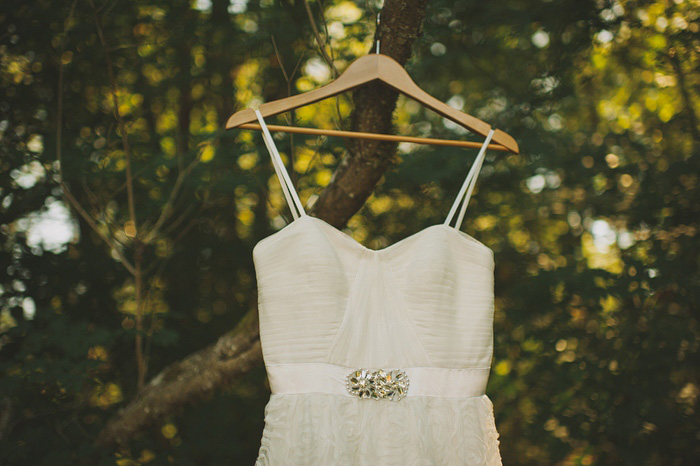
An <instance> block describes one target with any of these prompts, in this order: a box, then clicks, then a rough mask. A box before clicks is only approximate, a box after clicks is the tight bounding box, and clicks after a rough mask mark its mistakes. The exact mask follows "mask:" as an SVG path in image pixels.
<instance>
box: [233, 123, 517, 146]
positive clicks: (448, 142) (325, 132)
mask: <svg viewBox="0 0 700 466" xmlns="http://www.w3.org/2000/svg"><path fill="white" fill-rule="evenodd" d="M238 127H239V128H241V129H254V130H258V131H260V130H261V129H262V128H261V127H260V125H259V124H257V123H244V124H242V125H239V126H238ZM267 128H268V129H269V130H270V131H282V132H284V133H295V134H311V135H315V136H339V137H344V138H356V139H372V140H378V141H393V142H411V143H414V144H432V145H436V146H452V147H475V148H480V147H481V146H482V144H483V143H481V142H478V141H459V140H455V139H434V138H419V137H414V136H401V135H393V134H379V133H365V132H361V131H340V130H335V129H318V128H305V127H303V126H280V125H267ZM488 149H490V150H498V151H503V152H509V151H510V149H508V148H507V147H504V146H502V145H500V144H489V145H488Z"/></svg>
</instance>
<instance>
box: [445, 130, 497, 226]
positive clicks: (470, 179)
mask: <svg viewBox="0 0 700 466" xmlns="http://www.w3.org/2000/svg"><path fill="white" fill-rule="evenodd" d="M493 133H494V130H493V129H492V130H491V131H490V132H489V134H488V136H486V140H485V141H484V144H483V145H482V146H481V149H480V150H479V155H477V156H476V160H474V164H473V165H472V168H471V169H470V170H469V173H468V174H467V178H466V179H465V180H464V183H462V187H461V188H460V190H459V194H457V198H456V199H455V201H454V202H453V203H452V208H451V209H450V213H449V214H447V218H446V219H445V222H444V223H445V225H449V224H450V223H451V222H452V217H453V216H454V214H455V212H456V210H457V206H458V205H459V202H460V200H461V199H462V196H464V195H465V192H466V196H465V197H464V202H463V203H462V208H461V209H460V212H459V216H458V217H457V224H456V225H455V228H456V229H458V230H461V229H462V222H463V221H464V213H465V212H466V211H467V204H468V203H469V199H470V198H471V196H472V191H473V190H474V185H475V184H476V177H477V176H478V175H479V171H480V170H481V166H482V164H483V163H484V156H485V155H486V148H487V147H488V145H489V142H491V138H492V137H493Z"/></svg>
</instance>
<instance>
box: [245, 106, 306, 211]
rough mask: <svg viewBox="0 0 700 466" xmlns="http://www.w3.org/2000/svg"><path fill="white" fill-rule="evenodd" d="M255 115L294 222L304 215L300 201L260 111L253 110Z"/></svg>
mask: <svg viewBox="0 0 700 466" xmlns="http://www.w3.org/2000/svg"><path fill="white" fill-rule="evenodd" d="M255 115H256V116H257V117H258V121H259V122H260V127H261V128H262V132H263V140H264V141H265V146H267V150H268V152H269V153H270V157H272V165H274V167H275V173H277V178H279V180H280V184H281V185H282V191H284V197H285V198H286V199H287V204H288V205H289V210H291V211H292V216H294V220H296V219H297V218H299V216H302V215H306V212H305V211H304V207H303V206H302V204H301V200H299V195H298V194H297V192H296V190H295V189H294V185H293V184H292V180H291V179H290V178H289V173H287V169H286V168H285V167H284V163H283V162H282V157H280V153H279V152H278V151H277V146H275V141H274V140H273V139H272V136H271V135H270V131H269V130H268V129H267V125H266V124H265V120H263V117H262V115H261V114H260V110H258V109H255Z"/></svg>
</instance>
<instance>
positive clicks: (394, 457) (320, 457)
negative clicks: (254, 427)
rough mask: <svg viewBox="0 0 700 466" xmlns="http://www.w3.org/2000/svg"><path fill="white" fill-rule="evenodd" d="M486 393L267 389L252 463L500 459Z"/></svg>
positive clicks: (385, 465)
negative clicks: (364, 394) (393, 397)
mask: <svg viewBox="0 0 700 466" xmlns="http://www.w3.org/2000/svg"><path fill="white" fill-rule="evenodd" d="M498 443H499V442H498V432H497V430H496V424H495V422H494V415H493V405H492V403H491V400H490V399H489V398H488V397H487V396H486V395H481V396H474V397H466V398H440V397H428V396H426V397H407V398H404V399H401V400H400V401H388V400H371V399H359V398H353V397H345V396H338V395H332V394H319V393H306V394H301V395H298V394H296V395H271V397H270V401H269V402H268V404H267V406H266V407H265V429H264V431H263V435H262V441H261V446H260V452H259V456H258V459H257V461H256V463H255V464H256V466H263V465H272V466H280V465H294V466H301V465H313V466H316V465H356V466H369V465H377V466H391V465H401V466H407V465H415V466H428V465H430V466H434V465H469V466H477V465H484V466H493V465H501V456H500V452H499V449H498Z"/></svg>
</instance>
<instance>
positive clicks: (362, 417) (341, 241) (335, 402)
mask: <svg viewBox="0 0 700 466" xmlns="http://www.w3.org/2000/svg"><path fill="white" fill-rule="evenodd" d="M256 114H257V116H258V120H259V121H260V123H261V126H262V128H263V135H264V137H265V142H266V145H267V147H268V149H269V150H270V155H271V156H272V160H273V163H274V165H275V170H276V172H277V174H278V176H279V178H280V182H281V183H282V185H283V186H284V187H285V188H284V192H285V196H286V197H287V200H288V202H289V205H290V208H291V209H292V213H293V214H294V220H293V221H292V222H291V223H289V224H288V225H287V226H285V227H284V228H283V229H281V230H280V231H278V232H276V233H274V234H272V235H270V236H268V237H267V238H264V239H263V240H261V241H260V242H258V244H256V246H255V248H254V249H253V260H254V263H255V271H256V278H257V285H258V310H259V316H260V321H259V322H260V339H261V343H262V351H263V359H264V361H265V366H266V368H267V369H268V376H269V379H270V387H271V390H272V395H271V397H270V400H269V402H268V404H267V406H266V408H265V428H264V431H263V436H262V441H261V446H260V451H259V455H258V459H257V462H256V465H273V466H279V465H356V466H365V465H378V466H380V465H381V466H384V465H500V464H501V458H500V454H499V448H498V432H497V429H496V425H495V419H494V414H493V406H492V404H491V401H490V400H489V398H488V397H487V396H486V394H485V393H484V389H485V386H486V381H487V377H488V372H489V370H490V367H491V359H492V354H493V304H494V295H493V272H494V255H493V251H491V249H489V248H488V247H487V246H485V245H484V244H482V243H480V242H479V241H477V240H476V239H474V238H472V237H471V236H469V235H467V234H465V233H463V232H462V231H460V230H459V229H458V228H456V227H453V226H451V225H450V222H451V219H452V216H453V214H454V213H456V212H457V208H458V204H459V201H461V200H463V201H464V202H465V203H466V202H467V201H468V198H469V196H470V195H471V192H472V189H473V184H474V182H475V180H476V175H477V173H478V171H479V168H480V167H481V163H482V162H483V157H484V153H485V148H486V146H487V145H488V142H489V140H490V138H491V136H492V135H493V132H491V133H490V134H489V137H487V138H486V141H485V142H484V146H483V147H482V150H481V151H480V152H479V155H478V156H477V160H476V162H475V164H474V166H473V168H472V170H470V172H469V174H468V175H467V179H466V180H465V183H464V184H463V186H462V189H461V190H460V194H459V195H458V197H457V199H456V200H455V203H454V204H453V206H452V209H451V210H450V214H449V215H448V218H447V219H446V221H445V223H443V224H438V225H432V226H429V227H427V228H425V229H423V230H420V231H418V232H417V233H415V234H413V235H411V236H408V237H406V238H404V239H403V240H401V241H399V242H397V243H394V244H392V245H391V246H389V247H386V248H384V249H380V250H373V249H369V248H366V247H365V246H363V245H361V244H360V243H358V242H357V241H356V240H354V239H353V238H352V237H351V236H349V235H347V234H346V233H344V232H342V231H340V230H338V229H336V228H335V227H333V226H332V225H330V224H328V223H326V222H324V221H323V220H321V219H318V218H316V217H312V216H309V215H307V214H306V213H305V212H304V211H303V207H302V204H301V201H300V200H299V198H298V195H297V193H296V191H295V190H294V187H293V186H292V185H291V181H289V176H288V174H287V173H286V169H285V168H284V165H283V164H282V161H281V158H280V156H279V153H278V152H277V149H276V148H275V146H274V142H273V141H272V138H271V136H270V134H269V132H268V131H267V128H266V126H265V122H264V121H263V119H262V116H261V114H260V113H259V112H258V111H256ZM465 195H466V197H464V198H463V196H465ZM465 206H466V204H464V205H463V206H462V210H461V212H460V217H461V216H463V213H464V210H465ZM360 368H365V369H384V370H394V369H396V370H405V372H406V374H408V377H409V381H410V378H411V377H413V378H414V382H415V384H414V385H413V386H411V385H409V387H408V390H407V393H406V394H405V397H404V398H401V399H398V400H396V399H394V400H390V399H386V398H380V399H371V398H370V399H361V398H359V397H357V396H355V395H354V394H353V393H351V392H350V391H349V390H347V387H346V380H345V375H346V372H348V371H353V370H355V369H360ZM412 389H413V390H412Z"/></svg>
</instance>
